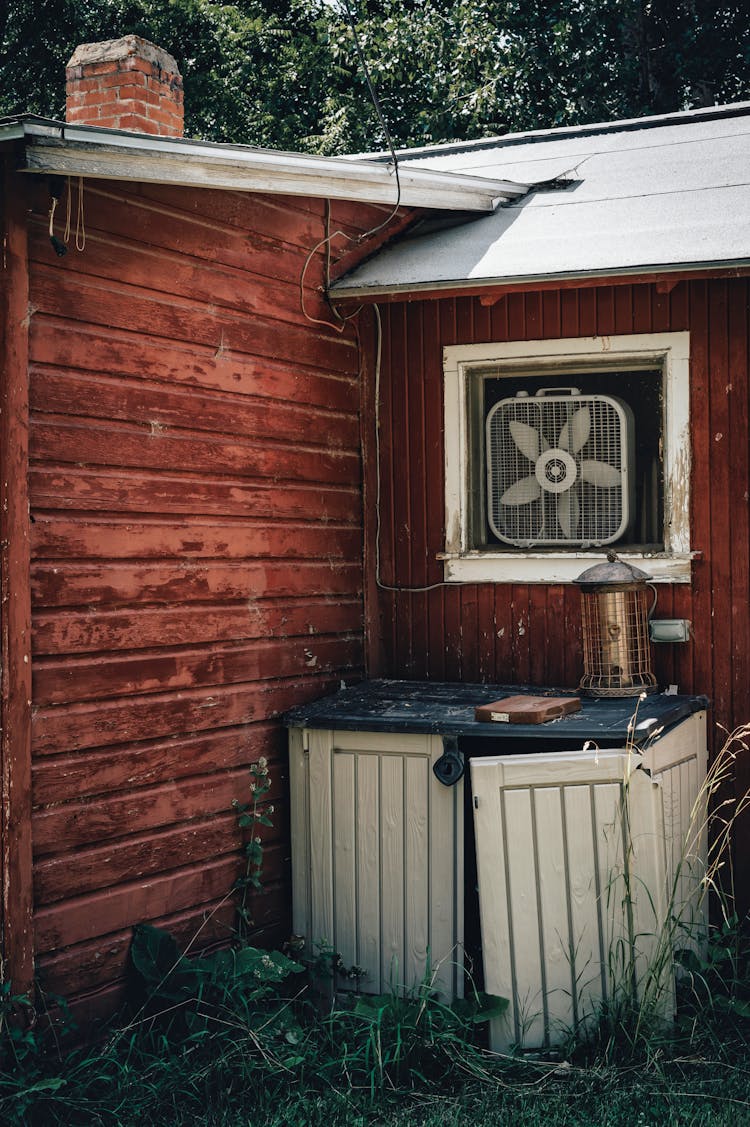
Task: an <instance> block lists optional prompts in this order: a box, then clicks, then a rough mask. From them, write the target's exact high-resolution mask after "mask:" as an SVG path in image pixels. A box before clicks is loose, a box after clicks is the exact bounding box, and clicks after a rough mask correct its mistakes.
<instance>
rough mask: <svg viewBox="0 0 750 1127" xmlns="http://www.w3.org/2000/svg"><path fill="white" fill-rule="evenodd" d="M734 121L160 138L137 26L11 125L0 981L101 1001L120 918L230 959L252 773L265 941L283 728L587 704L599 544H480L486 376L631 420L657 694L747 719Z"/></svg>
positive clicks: (705, 116) (555, 537) (627, 540)
mask: <svg viewBox="0 0 750 1127" xmlns="http://www.w3.org/2000/svg"><path fill="white" fill-rule="evenodd" d="M749 123H750V107H748V106H735V107H724V108H716V109H710V110H705V111H696V112H692V113H688V114H683V115H674V116H673V117H669V118H662V119H646V120H643V121H637V122H624V123H613V124H609V125H604V126H589V127H584V128H581V129H573V130H558V131H551V132H547V133H538V134H529V135H524V136H521V137H507V138H502V139H494V140H492V141H490V142H477V143H476V144H466V145H458V146H446V147H440V148H438V149H436V150H433V151H424V152H415V153H412V154H400V157H399V162H398V175H396V173H395V170H394V169H393V167H392V166H391V165H390V164H389V162H388V161H387V160H384V159H381V158H380V157H378V156H375V157H373V158H358V159H351V160H350V159H342V158H337V159H323V158H312V157H307V156H300V155H295V154H286V153H278V152H271V151H266V150H254V149H248V148H240V147H232V146H223V145H211V144H208V143H203V142H192V141H186V140H183V139H182V138H181V136H180V133H181V84H180V80H179V75H178V74H177V70H176V65H175V64H174V60H172V59H170V57H169V56H167V55H166V54H165V53H163V52H159V51H157V50H156V49H155V48H152V47H150V45H144V44H143V43H142V41H138V40H136V39H135V38H134V37H127V38H126V40H122V41H117V42H116V43H115V44H110V45H97V48H96V49H84V50H82V51H81V53H77V55H76V56H74V59H73V60H71V67H70V69H69V101H68V122H67V123H60V122H50V121H44V120H41V119H37V118H18V119H15V120H12V121H6V122H4V123H2V125H1V126H0V144H1V145H2V150H3V157H4V177H3V186H2V193H3V216H4V220H3V222H4V262H3V287H2V301H3V305H2V334H3V337H2V339H3V352H4V365H3V383H2V401H1V402H2V438H1V445H0V461H1V463H2V474H1V476H0V482H1V483H2V506H1V510H0V520H1V521H2V533H1V534H0V539H1V541H2V542H1V544H0V552H1V557H0V559H1V566H2V600H3V601H2V732H3V735H2V827H1V829H2V866H3V868H2V877H3V880H2V888H3V893H2V926H3V931H2V937H3V957H4V960H5V964H6V968H7V970H8V971H9V973H10V974H11V975H12V977H13V979H14V981H15V982H16V984H17V985H18V986H19V987H23V986H24V985H27V984H28V983H29V982H30V980H31V978H32V975H33V971H34V966H35V965H36V970H37V973H38V974H39V976H40V978H41V980H42V981H43V982H44V983H45V984H46V986H47V988H48V989H51V990H54V991H56V992H60V993H63V994H65V995H67V996H73V997H77V998H79V999H80V1004H81V1006H82V1007H84V1008H85V1012H87V1013H95V1012H104V1011H106V1010H108V1009H110V1008H111V1007H112V1005H113V1004H114V1003H115V1001H116V1000H117V999H118V998H119V997H120V995H121V991H122V981H123V972H124V966H125V960H126V955H127V949H128V944H129V941H130V935H131V931H132V927H133V925H134V924H136V923H138V922H139V921H144V920H147V921H152V922H156V923H159V924H162V925H164V926H166V927H169V928H170V930H172V931H173V932H174V933H175V934H176V935H177V936H178V938H181V939H183V940H186V939H187V938H188V937H190V936H192V935H194V934H195V932H196V931H197V930H198V928H202V930H201V933H200V934H201V943H202V945H204V946H205V945H206V944H208V943H211V942H220V941H222V940H224V939H225V938H226V937H227V936H228V934H229V931H228V929H229V926H230V924H231V918H232V913H233V905H232V901H231V896H230V890H231V886H232V882H233V880H234V878H235V877H236V875H237V872H238V867H239V863H240V862H239V844H240V840H239V831H238V829H237V826H236V817H235V814H234V812H233V809H232V802H233V800H235V799H239V800H240V801H243V800H244V799H245V797H246V791H247V782H248V776H247V765H248V764H249V763H251V762H253V761H254V760H257V759H258V758H259V756H261V755H263V756H265V757H266V758H267V759H268V760H269V764H270V768H271V775H272V778H273V782H274V789H273V791H272V793H271V795H270V796H269V797H270V799H271V800H272V801H273V803H274V805H275V808H276V814H275V817H274V821H275V826H274V829H273V831H272V832H271V833H270V834H269V836H268V838H267V841H266V889H265V891H264V894H263V895H262V896H261V897H259V898H257V899H256V902H255V904H254V906H253V907H254V914H255V918H256V922H257V930H258V936H259V939H261V940H262V941H267V942H278V941H279V940H280V939H281V938H283V936H284V935H285V934H286V933H287V932H288V930H289V926H290V895H289V848H288V828H287V824H288V823H287V810H288V793H287V775H286V743H285V734H284V731H283V729H282V727H281V726H280V724H279V722H278V719H277V718H278V716H279V715H280V714H281V713H283V712H284V711H285V710H286V709H288V708H289V707H291V706H292V705H294V704H297V703H299V702H301V701H303V700H309V699H312V698H313V697H317V696H321V695H323V694H325V693H328V692H330V691H332V690H333V689H335V688H336V687H337V686H338V685H339V683H340V682H341V680H342V679H346V680H347V681H353V680H357V679H360V678H362V677H364V676H366V675H367V676H388V677H396V678H403V677H408V678H411V679H416V680H420V679H433V680H444V681H451V680H463V681H480V680H484V681H502V682H505V683H509V682H518V683H531V684H557V685H567V686H573V685H575V684H576V682H577V680H578V678H579V676H580V672H581V669H580V637H579V635H580V627H579V609H578V603H579V594H578V591H577V589H576V588H575V587H573V586H571V584H570V580H571V579H572V578H574V576H575V575H576V574H578V572H580V571H582V570H583V569H584V568H585V567H586V566H587V561H589V560H591V559H601V555H602V551H601V548H599V550H598V551H597V550H596V548H595V547H594V546H593V544H592V543H590V542H587V537H589V540H590V541H593V540H595V537H594V536H592V535H591V534H589V533H584V532H583V531H582V529H583V521H584V519H585V512H586V509H585V504H584V500H585V498H583V496H581V498H580V500H578V501H577V502H576V504H575V505H574V504H573V502H572V501H571V500H566V501H564V502H563V501H559V500H557V501H555V502H554V504H555V509H554V520H553V521H552V523H553V524H554V521H555V520H556V521H557V523H556V524H555V529H556V531H555V532H554V533H553V534H552V540H551V541H550V540H549V538H548V540H547V541H546V542H542V541H544V536H543V535H541V536H540V533H539V530H538V529H536V530H534V529H531V530H529V527H528V526H527V525H524V524H523V522H522V524H521V525H520V526H519V527H518V528H517V529H516V530H515V532H513V531H512V530H511V532H508V530H507V529H503V528H499V526H498V522H497V521H495V522H494V526H493V521H492V520H491V519H490V516H491V514H490V516H488V509H491V503H488V502H487V500H486V499H485V497H486V492H485V490H484V484H483V482H484V469H483V465H484V463H483V459H484V456H485V455H484V443H485V439H484V438H483V437H482V436H483V435H484V434H485V429H484V428H485V425H486V416H487V414H488V413H489V411H490V410H491V408H492V407H493V406H494V405H495V403H497V402H500V401H501V400H502V398H503V397H504V395H505V389H507V388H511V393H512V394H513V395H516V394H517V392H518V391H519V390H528V391H530V392H531V393H532V394H533V393H535V392H536V391H537V390H539V389H540V388H543V387H551V388H553V389H561V388H562V387H564V386H568V385H570V384H573V383H574V382H575V383H576V386H578V385H579V384H580V385H581V387H582V389H583V393H584V394H590V395H598V394H604V395H614V394H615V393H616V394H617V396H619V397H622V398H624V400H625V401H626V402H627V406H628V410H629V411H630V412H631V413H632V415H633V417H634V419H635V420H636V424H637V429H638V433H639V434H640V435H643V436H644V437H642V438H639V442H638V445H637V448H636V449H635V450H634V453H633V458H634V466H635V471H634V473H633V475H632V476H633V485H632V490H633V494H632V498H631V507H632V509H633V511H634V513H636V514H637V517H636V518H634V519H630V520H628V521H627V522H626V525H627V527H626V529H625V531H624V532H623V533H622V534H621V535H620V536H618V537H617V541H616V547H617V549H618V551H619V553H620V554H621V556H623V557H625V558H628V559H632V560H635V561H638V562H639V565H640V566H643V568H644V570H646V571H649V572H650V573H651V574H652V575H653V576H654V578H655V580H656V581H657V583H658V593H659V604H658V605H659V615H660V616H664V617H673V618H679V619H687V620H689V621H690V622H691V624H692V627H691V629H692V638H691V641H689V642H688V643H683V644H680V645H669V646H661V647H659V648H658V650H657V655H656V657H657V673H658V676H659V680H660V682H661V683H663V684H675V685H678V686H679V689H680V691H685V692H699V693H706V694H707V695H708V696H709V697H710V698H711V699H712V702H713V706H714V719H715V720H716V721H717V722H719V723H721V724H723V725H725V726H726V727H730V728H731V727H733V726H734V725H735V724H737V723H740V722H742V721H744V720H747V719H748V718H750V700H749V699H748V697H749V696H750V690H749V689H748V684H749V683H750V678H749V677H748V672H749V670H748V665H749V663H750V620H749V618H748V601H749V599H750V574H749V572H748V495H749V491H750V466H749V464H748V462H749V456H748V394H749V385H748V371H747V357H748V302H747V287H748V281H747V272H748V263H750V222H749V219H748V216H749V215H750V209H748V206H747V195H746V192H747V189H746V187H744V186H743V184H742V180H743V177H742V175H741V173H742V169H743V167H746V158H747V144H748V130H749ZM743 153H744V157H743ZM66 228H67V232H66ZM404 231H405V233H404V234H402V235H401V236H400V237H395V238H394V236H398V233H399V232H404ZM51 235H52V236H54V240H56V242H57V248H58V250H61V249H62V247H63V245H67V253H65V254H58V253H57V251H56V249H55V246H54V245H53V243H52V241H51V238H50V236H51ZM363 235H366V236H367V237H365V238H362V236H363ZM385 243H388V244H389V245H388V246H387V247H386V249H385V250H382V251H381V252H380V253H379V254H376V255H375V256H374V257H370V256H372V255H373V253H374V251H376V250H377V248H378V247H380V246H383V244H385ZM364 259H367V260H366V261H364V262H363V260H364ZM357 262H360V263H362V262H363V264H361V265H359V266H357V265H356V264H357ZM352 267H353V269H352ZM331 276H335V277H338V278H339V281H338V282H336V283H334V284H333V286H332V287H331V291H330V294H331V301H330V303H329V301H328V300H327V299H326V296H325V293H324V289H325V287H326V285H327V283H328V281H329V279H330V277H331ZM509 376H510V377H512V379H511V381H510V383H509V382H508V377H509ZM511 384H512V385H513V386H512V387H511ZM526 460H527V461H529V458H528V457H527V458H526ZM529 464H531V462H530V461H529ZM526 476H530V475H529V474H528V473H527V474H526ZM532 488H533V487H532ZM537 501H538V499H537V498H534V499H532V500H531V503H530V504H531V507H533V506H534V505H537ZM521 507H522V506H518V505H517V506H516V508H517V509H519V510H520V508H521ZM526 507H527V508H529V505H527V506H526ZM548 523H549V522H548ZM566 533H567V534H566ZM562 541H565V542H564V543H563V542H562ZM582 545H583V546H582ZM424 588H427V589H426V590H425V589H424ZM747 773H748V772H747V767H746V765H745V764H743V763H740V764H739V765H738V775H737V786H738V788H741V789H743V790H744V789H745V788H746V787H747V784H748V778H747ZM742 840H746V835H744V837H743V838H742V839H741V840H740V839H739V838H738V850H737V852H738V866H739V865H740V864H741V861H742V856H741V855H742V848H741V842H742ZM738 875H739V876H740V878H741V880H742V881H743V882H744V883H743V889H744V892H745V894H746V893H747V891H748V886H750V881H749V880H748V875H747V872H746V871H745V872H744V875H743V873H742V872H741V871H739V870H738Z"/></svg>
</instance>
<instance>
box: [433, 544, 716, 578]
mask: <svg viewBox="0 0 750 1127" xmlns="http://www.w3.org/2000/svg"><path fill="white" fill-rule="evenodd" d="M606 554H607V549H606V548H600V549H598V550H596V551H593V552H565V553H562V552H533V551H523V552H492V551H486V552H484V551H475V552H466V553H465V554H463V555H459V554H457V553H456V554H453V553H449V552H441V553H440V555H439V557H438V558H439V559H441V560H442V561H443V573H444V574H443V578H444V580H445V582H446V583H572V582H573V581H574V580H575V579H577V578H578V576H579V575H580V574H581V572H582V571H585V569H586V568H587V567H591V566H592V565H593V564H595V563H601V562H602V560H603V559H604V557H605V556H606ZM617 555H618V558H619V559H621V560H623V561H625V562H626V563H630V564H633V565H634V566H635V567H640V568H642V570H643V571H645V572H647V574H648V575H649V576H650V577H651V579H652V580H653V581H654V583H689V582H690V579H691V568H690V565H691V561H692V560H693V559H695V558H696V556H698V555H699V553H697V552H688V553H685V554H674V555H665V554H657V553H654V554H653V555H649V554H647V553H644V552H628V551H622V550H620V551H618V552H617Z"/></svg>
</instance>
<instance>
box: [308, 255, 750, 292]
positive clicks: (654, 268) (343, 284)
mask: <svg viewBox="0 0 750 1127" xmlns="http://www.w3.org/2000/svg"><path fill="white" fill-rule="evenodd" d="M748 271H750V258H739V259H732V260H729V259H727V260H724V261H708V260H706V261H695V262H674V263H663V262H660V263H653V264H648V265H643V266H627V267H625V266H612V267H609V268H607V269H601V270H571V271H564V272H560V273H557V274H524V275H515V276H506V277H501V276H498V277H494V278H455V279H440V280H437V281H421V282H418V281H413V282H403V283H399V284H397V285H396V284H393V285H389V284H386V283H381V284H376V283H372V284H369V285H368V284H363V285H355V284H354V283H353V282H351V281H349V280H348V279H347V278H345V277H344V278H341V279H339V280H338V281H336V282H333V283H332V284H331V286H330V296H331V299H332V300H336V301H341V300H346V299H351V300H352V301H366V300H367V299H368V298H373V299H376V298H384V299H391V300H394V301H398V300H399V299H403V298H409V299H414V298H419V297H421V296H424V297H439V296H440V294H441V293H455V292H456V291H466V292H467V294H469V293H473V294H481V293H482V292H489V291H491V290H498V289H500V290H504V291H511V290H523V289H532V288H534V287H538V288H542V287H543V288H546V289H551V288H557V287H560V286H566V285H568V284H570V285H576V284H581V283H585V282H590V283H596V282H597V281H598V280H601V281H603V282H607V281H613V280H615V279H618V280H619V279H622V280H623V281H626V282H627V281H630V282H633V281H634V280H637V279H644V280H647V279H648V278H649V277H651V276H654V277H656V276H659V275H673V274H696V273H699V274H704V273H707V272H718V273H719V274H720V275H721V276H726V275H727V274H728V273H735V272H736V273H737V274H738V275H739V274H742V275H744V274H745V273H747V272H748Z"/></svg>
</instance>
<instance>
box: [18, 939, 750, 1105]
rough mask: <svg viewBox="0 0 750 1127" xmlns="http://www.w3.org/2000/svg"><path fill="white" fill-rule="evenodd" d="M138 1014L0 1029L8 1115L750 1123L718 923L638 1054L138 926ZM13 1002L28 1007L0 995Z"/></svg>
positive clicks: (745, 994) (737, 955)
mask: <svg viewBox="0 0 750 1127" xmlns="http://www.w3.org/2000/svg"><path fill="white" fill-rule="evenodd" d="M133 976H134V978H133V989H132V997H133V1000H134V1005H133V1010H132V1012H131V1014H130V1015H129V1017H128V1018H127V1019H126V1020H124V1021H122V1022H121V1023H120V1024H119V1025H118V1026H113V1027H112V1028H111V1029H110V1030H109V1031H108V1036H107V1037H106V1038H105V1039H103V1040H102V1041H100V1042H99V1043H98V1044H96V1045H93V1046H92V1045H90V1046H78V1047H72V1048H70V1049H67V1050H65V1049H61V1048H60V1047H59V1045H58V1046H57V1047H56V1046H55V1041H54V1039H53V1038H52V1037H51V1035H50V1034H49V1033H47V1034H45V1033H44V1032H43V1031H42V1030H41V1029H39V1028H34V1027H28V1026H26V1027H24V1025H23V1024H22V1023H21V1024H15V1025H13V1024H9V1023H7V1022H6V1023H5V1025H4V1039H3V1043H4V1058H3V1061H2V1064H1V1065H0V1122H3V1123H7V1124H8V1125H11V1124H12V1125H18V1127H20V1125H22V1124H23V1125H24V1127H26V1125H29V1127H35V1125H37V1124H43V1125H44V1127H54V1125H56V1124H65V1125H76V1124H111V1125H114V1127H136V1125H138V1127H142V1125H143V1124H144V1123H148V1124H162V1123H163V1124H170V1125H173V1127H187V1125H198V1124H201V1125H205V1127H210V1125H215V1127H255V1125H258V1127H261V1125H262V1127H293V1125H295V1124H299V1125H301V1127H303V1125H304V1127H307V1125H309V1127H315V1125H317V1124H319V1125H320V1127H338V1125H339V1124H340V1125H341V1127H344V1125H346V1127H356V1125H357V1124H360V1123H361V1124H383V1125H384V1127H417V1125H424V1127H443V1125H449V1124H450V1125H458V1124H467V1125H468V1124H486V1125H487V1127H494V1125H497V1127H500V1125H504V1124H513V1125H516V1124H519V1123H522V1124H524V1127H526V1125H529V1127H534V1125H536V1124H539V1125H541V1124H545V1125H546V1127H554V1125H555V1124H565V1125H566V1127H568V1125H577V1124H581V1125H583V1124H590V1125H594V1124H596V1125H598V1127H609V1125H611V1127H626V1125H627V1127H631V1125H633V1124H644V1125H646V1124H654V1125H656V1124H658V1125H659V1127H662V1125H666V1124H675V1125H677V1124H685V1125H686V1127H687V1125H688V1124H689V1125H690V1127H700V1125H702V1124H706V1125H708V1124H712V1125H716V1127H722V1125H724V1124H727V1127H728V1125H729V1124H730V1123H731V1124H745V1123H747V1124H750V1052H749V1050H750V1005H749V1004H748V1003H749V1000H750V976H748V973H747V959H746V955H745V950H744V948H743V941H742V938H741V936H740V934H739V932H738V930H737V928H736V927H735V926H734V924H733V923H732V925H731V926H730V925H725V926H723V927H722V928H721V929H719V931H717V932H715V933H714V935H713V938H712V942H711V944H710V945H709V954H708V955H707V956H706V959H705V961H704V964H703V965H702V967H701V968H700V970H699V971H698V968H694V969H693V972H692V977H691V976H690V975H688V976H687V977H686V978H685V979H684V980H683V986H682V994H683V996H682V1005H681V1009H680V1019H679V1021H678V1023H677V1025H676V1026H675V1028H674V1030H672V1031H671V1032H670V1035H669V1037H666V1036H664V1035H662V1036H661V1038H660V1039H657V1038H652V1039H651V1040H649V1041H646V1040H645V1039H644V1040H642V1041H641V1043H640V1044H639V1046H638V1051H637V1052H634V1051H633V1046H632V1045H631V1044H630V1043H627V1042H626V1044H627V1051H626V1052H625V1053H621V1052H618V1051H612V1047H611V1045H609V1046H607V1047H606V1049H605V1047H603V1045H602V1043H601V1042H597V1041H596V1040H590V1041H582V1042H580V1043H579V1044H577V1045H572V1046H571V1051H570V1053H569V1055H568V1056H567V1058H566V1059H554V1057H553V1056H552V1055H550V1057H549V1058H548V1059H523V1058H514V1057H509V1056H508V1057H501V1056H497V1055H493V1054H492V1053H490V1052H489V1051H488V1050H487V1049H485V1048H483V1047H482V1040H483V1037H482V1032H481V1031H482V1029H483V1019H484V1018H485V1017H486V1016H487V1014H488V1013H490V1012H492V1004H491V1003H488V1002H487V1000H485V999H483V998H481V997H480V996H478V995H477V996H474V997H473V999H472V1001H470V1002H469V1003H467V1004H466V1005H456V1006H447V1005H444V1004H441V1003H440V1002H439V1001H438V1000H437V999H436V998H435V997H434V995H433V993H432V990H431V988H430V983H429V981H425V982H423V983H422V984H421V985H420V987H419V988H418V989H417V990H415V991H414V992H413V993H412V994H409V995H406V996H404V995H403V994H397V993H394V994H392V995H384V996H381V997H378V998H364V997H360V998H357V997H356V996H353V997H352V996H344V997H343V998H340V999H334V1004H331V1002H330V1000H328V1001H327V1000H326V995H325V994H324V993H321V992H316V988H315V978H314V977H313V976H311V975H310V973H309V972H308V971H307V970H306V969H304V968H302V966H301V965H300V964H299V963H297V962H296V961H295V960H293V959H290V958H288V957H287V956H286V955H284V954H281V953H278V952H276V953H274V952H265V951H259V950H255V949H253V948H249V947H242V948H239V949H238V950H236V951H223V952H219V953H217V954H214V955H212V956H210V957H208V958H204V959H189V958H184V957H182V958H181V957H180V956H179V955H178V954H177V951H176V947H175V946H174V941H173V940H172V939H171V938H170V937H169V936H168V935H167V934H166V933H164V932H159V931H157V930H156V929H153V928H149V927H144V928H141V929H139V930H138V932H137V934H136V939H135V941H134V947H133ZM4 1004H5V1016H6V1017H8V1016H9V1014H10V1011H11V1010H13V1009H15V1010H16V1011H17V1010H18V1009H19V1007H21V1008H22V1003H21V1001H20V1000H18V999H16V1000H13V999H12V998H11V996H10V994H9V993H8V992H6V994H5V995H4Z"/></svg>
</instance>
